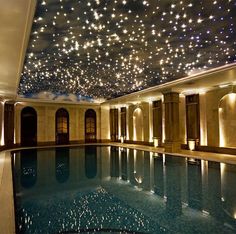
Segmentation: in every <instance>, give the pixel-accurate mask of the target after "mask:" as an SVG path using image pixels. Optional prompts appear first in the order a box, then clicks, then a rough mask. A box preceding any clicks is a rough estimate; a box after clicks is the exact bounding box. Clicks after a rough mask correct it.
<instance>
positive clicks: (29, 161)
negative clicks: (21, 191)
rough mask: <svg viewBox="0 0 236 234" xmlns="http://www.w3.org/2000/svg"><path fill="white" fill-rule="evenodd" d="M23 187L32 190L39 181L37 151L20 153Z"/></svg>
mask: <svg viewBox="0 0 236 234" xmlns="http://www.w3.org/2000/svg"><path fill="white" fill-rule="evenodd" d="M20 165H21V173H20V175H21V176H20V178H21V179H20V181H21V186H23V187H25V188H31V187H33V186H34V185H35V183H36V181H37V150H34V149H31V150H22V151H20Z"/></svg>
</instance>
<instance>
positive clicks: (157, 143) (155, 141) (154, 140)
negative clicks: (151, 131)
mask: <svg viewBox="0 0 236 234" xmlns="http://www.w3.org/2000/svg"><path fill="white" fill-rule="evenodd" d="M153 142H154V147H158V146H159V140H158V139H157V138H153Z"/></svg>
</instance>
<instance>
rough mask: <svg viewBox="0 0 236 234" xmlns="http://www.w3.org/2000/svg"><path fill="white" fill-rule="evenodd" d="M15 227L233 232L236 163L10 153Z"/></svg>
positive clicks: (83, 151)
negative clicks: (11, 155)
mask: <svg viewBox="0 0 236 234" xmlns="http://www.w3.org/2000/svg"><path fill="white" fill-rule="evenodd" d="M12 165H13V175H14V191H15V215H16V230H17V233H20V234H23V233H25V234H33V233H37V234H39V233H44V234H45V233H50V234H57V233H154V234H155V233H220V234H222V233H236V186H235V181H236V165H231V164H225V163H219V162H212V161H205V160H198V159H192V158H185V157H176V156H171V155H168V154H158V153H153V152H147V151H140V150H134V149H127V148H121V147H115V146H80V147H70V148H69V147H68V148H66V147H59V148H47V149H38V150H37V149H29V150H22V151H17V152H14V153H13V157H12Z"/></svg>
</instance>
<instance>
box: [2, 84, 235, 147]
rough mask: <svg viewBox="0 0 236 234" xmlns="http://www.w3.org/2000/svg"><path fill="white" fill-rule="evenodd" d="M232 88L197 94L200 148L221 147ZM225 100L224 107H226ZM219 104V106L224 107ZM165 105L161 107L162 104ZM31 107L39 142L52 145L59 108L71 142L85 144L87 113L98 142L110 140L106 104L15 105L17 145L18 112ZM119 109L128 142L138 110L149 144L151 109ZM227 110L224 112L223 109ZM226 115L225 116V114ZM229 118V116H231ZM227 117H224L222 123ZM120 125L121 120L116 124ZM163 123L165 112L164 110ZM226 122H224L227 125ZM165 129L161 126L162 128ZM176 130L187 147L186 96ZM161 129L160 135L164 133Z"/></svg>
mask: <svg viewBox="0 0 236 234" xmlns="http://www.w3.org/2000/svg"><path fill="white" fill-rule="evenodd" d="M232 91H233V90H232V87H225V88H218V89H215V90H212V91H209V92H206V93H200V134H201V142H200V145H205V146H214V147H219V146H220V141H221V142H222V140H220V139H221V138H222V137H223V136H222V134H220V118H219V107H220V106H219V105H220V103H222V101H221V100H223V99H222V98H223V97H225V95H227V94H229V93H230V92H232ZM225 102H226V99H225V100H224V103H223V104H224V106H223V107H227V103H225ZM223 104H222V105H223ZM163 105H164V104H163ZM235 105H236V104H235ZM26 106H30V107H33V108H34V109H35V111H36V112H37V129H38V136H37V137H38V138H37V140H38V142H39V143H43V142H55V114H56V111H57V110H58V109H59V108H65V109H66V110H67V111H68V113H69V120H70V129H69V131H70V141H72V142H73V141H74V142H76V141H84V128H85V126H84V121H85V119H84V116H85V112H86V110H87V109H90V108H91V109H94V110H95V111H96V115H97V139H98V140H103V141H109V140H110V124H109V121H110V116H109V115H110V111H109V110H110V108H111V106H110V105H109V103H104V104H101V105H99V104H91V105H84V104H82V105H81V104H65V103H63V104H58V103H43V102H28V103H26V102H16V104H15V143H20V138H21V136H20V133H21V126H20V125H21V111H22V109H23V108H24V107H26ZM120 106H126V107H127V130H128V132H127V140H131V141H132V140H133V133H134V129H133V127H134V122H133V116H134V111H135V109H137V108H138V107H139V108H140V109H141V110H142V113H143V130H144V131H143V141H144V142H152V106H151V104H150V103H149V102H141V103H139V104H132V103H130V104H127V102H126V103H120ZM226 109H227V108H226ZM225 114H227V113H225ZM231 114H232V113H231ZM3 117H4V102H1V105H0V121H1V122H2V120H3ZM225 118H226V117H224V119H225ZM234 118H235V117H234V115H232V116H231V117H230V115H227V119H226V121H228V122H229V125H230V128H229V129H230V131H229V130H226V133H224V135H226V134H227V139H228V140H227V139H226V142H231V140H229V139H235V138H236V134H235V133H236V126H234V124H235V125H236V123H235V121H236V120H235V119H234ZM119 121H120V120H119ZM163 121H164V110H163ZM226 124H227V122H224V125H226ZM2 125H3V124H1V125H0V137H1V140H0V143H1V144H2V143H4V141H3V137H4V134H3V135H2V127H3V126H2ZM163 127H164V126H163ZM179 127H180V142H181V143H182V144H184V143H186V107H185V96H184V95H182V94H181V95H180V99H179ZM164 132H165V131H164V128H163V133H164ZM221 146H224V147H236V145H233V143H232V142H231V143H229V144H228V143H227V144H226V145H221Z"/></svg>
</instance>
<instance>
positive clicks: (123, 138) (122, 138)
mask: <svg viewBox="0 0 236 234" xmlns="http://www.w3.org/2000/svg"><path fill="white" fill-rule="evenodd" d="M124 141H125V136H121V137H120V142H121V143H122V144H123V143H124Z"/></svg>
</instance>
